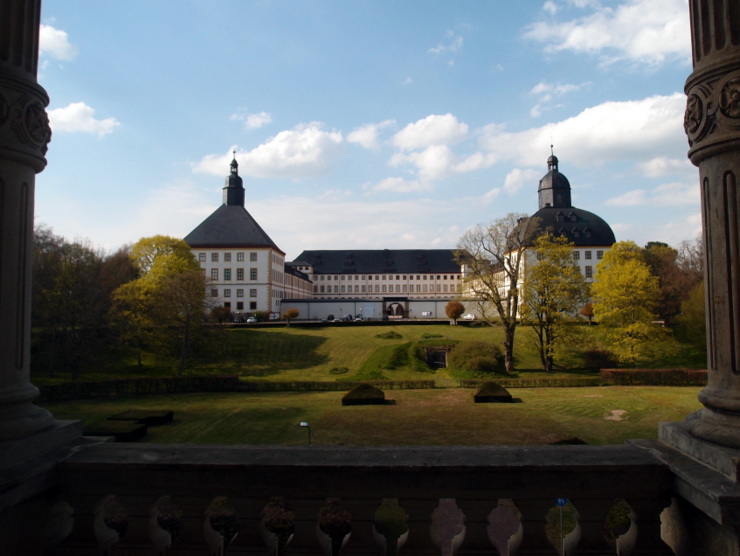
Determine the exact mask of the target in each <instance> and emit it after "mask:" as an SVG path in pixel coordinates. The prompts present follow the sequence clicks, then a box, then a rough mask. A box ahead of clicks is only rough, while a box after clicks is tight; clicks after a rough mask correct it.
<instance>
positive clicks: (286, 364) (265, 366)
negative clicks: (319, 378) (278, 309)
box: [229, 330, 329, 377]
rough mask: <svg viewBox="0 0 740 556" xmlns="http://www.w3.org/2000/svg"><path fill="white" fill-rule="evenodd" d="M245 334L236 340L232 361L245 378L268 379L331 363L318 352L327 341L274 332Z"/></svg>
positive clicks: (233, 338) (245, 332)
mask: <svg viewBox="0 0 740 556" xmlns="http://www.w3.org/2000/svg"><path fill="white" fill-rule="evenodd" d="M250 332H251V331H246V330H245V331H244V332H243V333H241V334H238V335H236V334H235V335H234V336H233V337H232V345H231V355H230V357H229V359H231V362H232V364H233V366H234V369H235V370H237V372H239V374H241V375H242V376H252V377H266V376H270V375H274V374H277V373H279V372H281V371H285V370H291V369H306V368H309V367H316V366H318V365H322V364H324V363H327V362H328V361H329V358H328V356H326V355H324V354H320V353H318V349H319V348H320V347H321V345H322V344H324V342H326V338H321V337H318V336H308V335H301V334H286V333H284V332H272V333H270V334H254V333H250Z"/></svg>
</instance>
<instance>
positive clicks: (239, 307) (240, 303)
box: [236, 301, 244, 311]
mask: <svg viewBox="0 0 740 556" xmlns="http://www.w3.org/2000/svg"><path fill="white" fill-rule="evenodd" d="M236 310H237V311H243V310H244V302H243V301H237V302H236Z"/></svg>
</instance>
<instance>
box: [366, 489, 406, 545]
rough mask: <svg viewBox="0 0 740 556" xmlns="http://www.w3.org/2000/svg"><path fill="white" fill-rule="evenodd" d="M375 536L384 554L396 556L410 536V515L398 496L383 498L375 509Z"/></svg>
mask: <svg viewBox="0 0 740 556" xmlns="http://www.w3.org/2000/svg"><path fill="white" fill-rule="evenodd" d="M373 537H374V538H375V543H376V544H377V545H378V548H380V550H381V553H382V554H383V555H384V556H396V554H398V553H399V552H400V551H401V548H402V547H403V545H404V544H406V540H407V539H408V537H409V515H408V514H407V513H406V511H405V510H404V509H403V508H401V507H400V506H399V505H398V498H383V501H382V502H381V504H380V506H379V507H378V509H377V510H375V515H374V519H373Z"/></svg>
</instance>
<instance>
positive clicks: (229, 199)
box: [224, 149, 244, 207]
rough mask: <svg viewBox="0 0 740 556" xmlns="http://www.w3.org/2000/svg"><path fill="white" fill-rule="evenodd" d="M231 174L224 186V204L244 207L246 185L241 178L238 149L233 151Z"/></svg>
mask: <svg viewBox="0 0 740 556" xmlns="http://www.w3.org/2000/svg"><path fill="white" fill-rule="evenodd" d="M232 154H233V157H234V158H233V159H232V160H231V173H230V174H229V175H228V176H227V177H226V185H225V186H224V204H225V205H237V206H242V207H243V206H244V183H243V181H242V179H241V177H240V176H239V163H238V162H237V161H236V149H234V150H233V151H232Z"/></svg>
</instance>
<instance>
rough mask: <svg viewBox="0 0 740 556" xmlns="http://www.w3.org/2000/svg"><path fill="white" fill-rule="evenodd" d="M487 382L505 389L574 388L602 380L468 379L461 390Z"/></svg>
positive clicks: (599, 382)
mask: <svg viewBox="0 0 740 556" xmlns="http://www.w3.org/2000/svg"><path fill="white" fill-rule="evenodd" d="M486 382H495V383H496V384H498V385H500V386H503V387H504V388H572V387H578V386H601V385H602V381H601V379H600V378H596V377H593V378H503V379H500V380H499V379H496V380H484V379H467V380H461V381H460V387H461V388H479V387H480V386H482V385H483V384H484V383H486Z"/></svg>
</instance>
